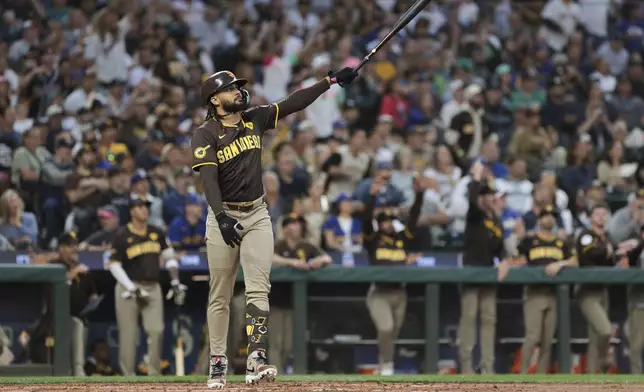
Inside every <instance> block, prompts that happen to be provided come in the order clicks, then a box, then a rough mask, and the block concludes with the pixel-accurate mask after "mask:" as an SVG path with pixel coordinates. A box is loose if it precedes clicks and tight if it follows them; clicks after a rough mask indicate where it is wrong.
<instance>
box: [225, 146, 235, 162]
mask: <svg viewBox="0 0 644 392" xmlns="http://www.w3.org/2000/svg"><path fill="white" fill-rule="evenodd" d="M224 157H225V158H226V159H225V160H226V161H227V160H229V159H232V158H233V154H232V153H231V152H230V146H226V147H224Z"/></svg>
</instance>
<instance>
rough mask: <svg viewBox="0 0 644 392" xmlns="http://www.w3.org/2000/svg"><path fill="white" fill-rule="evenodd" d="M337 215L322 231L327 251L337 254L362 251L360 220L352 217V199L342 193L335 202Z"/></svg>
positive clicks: (330, 218) (329, 219)
mask: <svg viewBox="0 0 644 392" xmlns="http://www.w3.org/2000/svg"><path fill="white" fill-rule="evenodd" d="M334 205H335V210H336V212H337V214H336V215H332V216H330V217H329V218H328V219H327V220H326V222H324V226H323V227H322V231H323V233H324V241H325V244H326V246H325V247H326V249H327V250H329V251H336V252H354V253H358V252H360V251H361V250H362V225H361V223H360V220H358V219H355V218H353V217H352V216H351V212H352V211H353V204H352V203H351V197H350V196H349V195H347V194H346V193H341V194H340V195H339V196H338V198H337V199H335V202H334Z"/></svg>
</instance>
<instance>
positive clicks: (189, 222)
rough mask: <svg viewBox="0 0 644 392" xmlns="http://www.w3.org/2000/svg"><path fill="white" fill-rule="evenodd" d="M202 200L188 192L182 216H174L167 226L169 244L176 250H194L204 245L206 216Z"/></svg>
mask: <svg viewBox="0 0 644 392" xmlns="http://www.w3.org/2000/svg"><path fill="white" fill-rule="evenodd" d="M203 207H204V206H203V202H202V201H201V200H200V199H199V198H198V197H197V196H195V195H192V194H189V195H188V196H187V197H186V199H185V212H184V215H183V216H177V217H175V218H174V219H173V220H172V222H171V223H170V225H169V226H168V238H169V239H170V244H171V245H172V247H173V248H174V249H176V250H184V251H195V250H199V249H200V248H202V247H204V246H205V245H206V216H205V214H204V212H203V209H204V208H203Z"/></svg>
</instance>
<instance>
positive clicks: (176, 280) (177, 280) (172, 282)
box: [170, 279, 179, 286]
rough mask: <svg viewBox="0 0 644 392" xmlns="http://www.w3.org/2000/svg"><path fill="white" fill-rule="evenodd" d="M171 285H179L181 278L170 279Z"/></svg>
mask: <svg viewBox="0 0 644 392" xmlns="http://www.w3.org/2000/svg"><path fill="white" fill-rule="evenodd" d="M170 286H179V279H172V280H171V281H170Z"/></svg>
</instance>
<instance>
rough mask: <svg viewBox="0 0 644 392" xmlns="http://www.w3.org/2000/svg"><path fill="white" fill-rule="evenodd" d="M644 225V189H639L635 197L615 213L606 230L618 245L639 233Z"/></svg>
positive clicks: (612, 240)
mask: <svg viewBox="0 0 644 392" xmlns="http://www.w3.org/2000/svg"><path fill="white" fill-rule="evenodd" d="M642 227H644V189H639V190H638V191H637V192H636V194H635V199H633V200H632V201H631V202H630V203H629V204H628V205H627V206H626V207H623V208H620V209H619V210H617V211H616V212H615V213H614V214H613V216H612V217H611V218H610V221H609V222H608V226H607V230H606V231H607V232H608V238H609V239H610V241H611V242H612V243H613V245H617V244H619V243H621V242H623V241H626V240H628V239H630V238H633V237H634V236H636V235H638V233H640V232H641V230H642Z"/></svg>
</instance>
